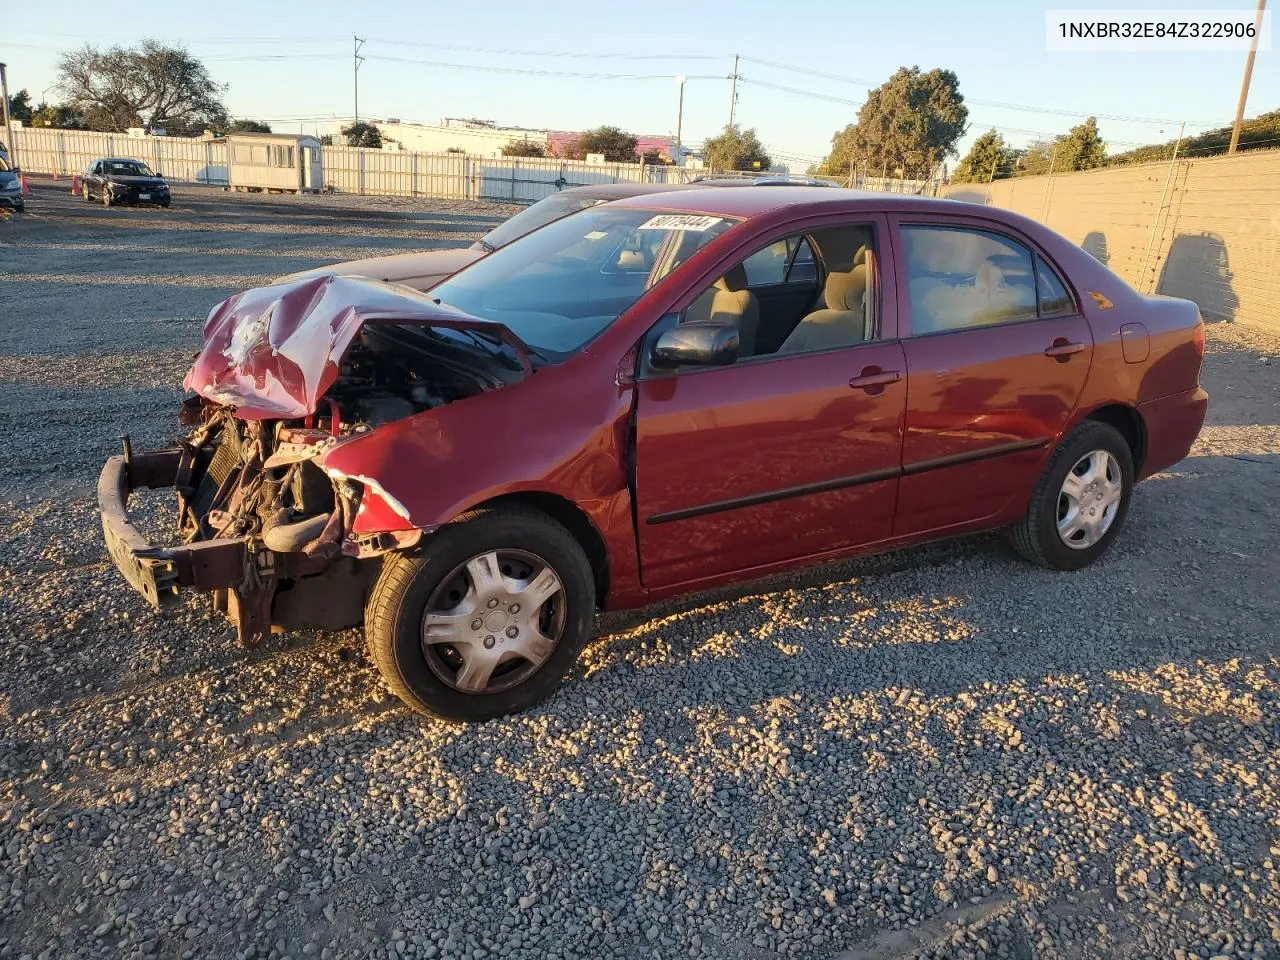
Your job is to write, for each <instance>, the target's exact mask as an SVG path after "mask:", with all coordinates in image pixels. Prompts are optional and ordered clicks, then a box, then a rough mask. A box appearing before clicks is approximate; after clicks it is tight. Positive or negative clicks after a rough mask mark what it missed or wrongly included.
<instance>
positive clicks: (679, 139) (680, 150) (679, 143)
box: [676, 75, 688, 167]
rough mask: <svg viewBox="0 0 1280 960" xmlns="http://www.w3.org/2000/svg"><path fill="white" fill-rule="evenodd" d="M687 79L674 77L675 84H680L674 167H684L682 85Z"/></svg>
mask: <svg viewBox="0 0 1280 960" xmlns="http://www.w3.org/2000/svg"><path fill="white" fill-rule="evenodd" d="M687 79H688V78H687V77H685V76H683V75H682V76H679V77H676V83H678V84H680V106H679V108H678V111H677V113H676V165H677V166H681V167H683V166H684V83H685V80H687Z"/></svg>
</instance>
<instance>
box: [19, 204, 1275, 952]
mask: <svg viewBox="0 0 1280 960" xmlns="http://www.w3.org/2000/svg"><path fill="white" fill-rule="evenodd" d="M28 209H29V210H30V211H31V213H30V214H29V215H27V216H26V217H22V218H18V219H17V220H15V221H14V222H13V223H10V224H8V225H4V224H0V317H3V322H2V323H0V502H2V504H3V506H2V507H0V546H2V547H3V550H0V667H2V668H3V669H0V957H3V958H10V957H12V958H18V957H31V958H35V957H41V958H53V957H57V958H64V957H121V956H127V957H152V956H154V957H251V956H253V957H274V958H284V957H292V958H295V960H296V958H302V957H319V958H335V957H353V958H354V957H401V956H409V957H438V958H450V960H452V958H467V960H472V958H475V960H479V958H484V957H513V958H514V957H528V958H554V957H560V958H577V957H584V958H588V957H589V958H597V957H628V958H629V957H660V958H666V957H733V958H739V957H741V958H755V957H759V958H764V957H773V956H777V955H778V954H779V953H783V954H785V955H786V956H788V957H795V958H800V960H808V958H827V957H833V956H837V955H842V954H843V955H845V956H847V957H851V958H852V957H859V958H872V957H874V958H877V960H879V958H885V957H896V956H916V955H920V956H928V957H936V958H944V957H945V958H960V957H982V956H989V957H1012V958H1028V957H1044V958H1057V957H1063V958H1066V957H1157V956H1160V957H1170V956H1172V957H1188V958H1189V957H1202V958H1209V957H1219V956H1222V957H1274V956H1278V955H1280V873H1278V872H1277V871H1278V868H1277V865H1278V864H1280V724H1278V722H1277V717H1278V716H1280V714H1278V712H1277V711H1278V710H1280V661H1277V644H1276V629H1275V624H1276V622H1277V620H1278V619H1280V587H1278V586H1277V584H1278V583H1280V576H1278V574H1280V527H1278V525H1277V523H1276V520H1275V516H1276V510H1277V506H1278V504H1277V500H1278V499H1280V494H1278V492H1277V491H1278V490H1280V484H1278V483H1277V480H1278V479H1280V381H1278V374H1280V359H1278V360H1277V361H1276V362H1274V363H1272V362H1264V360H1263V358H1267V359H1270V358H1280V339H1278V338H1276V337H1273V336H1267V335H1263V334H1260V333H1251V332H1247V331H1244V330H1240V329H1235V328H1226V327H1215V328H1213V329H1212V330H1211V331H1210V348H1211V351H1212V354H1211V356H1210V358H1209V360H1208V364H1207V369H1206V373H1205V380H1206V383H1207V385H1208V387H1209V389H1210V390H1211V391H1212V392H1213V394H1214V403H1213V407H1212V409H1211V413H1210V417H1211V424H1210V426H1209V427H1208V428H1207V429H1206V431H1205V434H1204V436H1203V438H1202V440H1201V442H1200V444H1199V445H1198V447H1197V449H1196V451H1195V452H1194V453H1193V456H1192V457H1191V458H1189V459H1188V460H1186V461H1185V462H1184V463H1182V464H1180V465H1178V466H1177V467H1175V468H1174V469H1172V470H1170V471H1168V472H1167V473H1165V474H1162V475H1161V476H1159V477H1157V478H1155V479H1153V480H1152V481H1150V482H1149V483H1147V484H1144V485H1143V486H1142V487H1141V488H1140V489H1139V491H1138V493H1137V495H1136V497H1135V500H1134V504H1133V509H1132V512H1131V514H1130V518H1129V524H1128V528H1127V529H1126V531H1125V533H1124V535H1123V537H1122V538H1121V539H1120V540H1119V542H1118V543H1117V544H1116V548H1115V549H1114V550H1113V551H1112V552H1111V553H1110V554H1109V555H1108V556H1107V557H1106V559H1105V560H1104V561H1102V562H1101V563H1100V564H1098V565H1097V566H1095V567H1093V568H1091V569H1090V570H1087V571H1084V572H1081V573H1079V574H1074V575H1063V574H1052V573H1048V572H1043V571H1039V570H1036V569H1033V568H1030V567H1028V566H1026V565H1024V564H1022V563H1020V562H1018V561H1016V560H1014V559H1013V558H1012V557H1011V556H1010V554H1009V553H1008V552H1007V551H1006V550H1005V549H1004V548H1003V546H1002V545H1001V544H1000V543H999V541H998V540H997V539H996V538H994V537H988V538H977V539H973V540H967V541H962V542H957V543H947V544H942V545H936V546H931V547H926V548H921V549H917V550H913V551H909V552H906V553H900V554H895V555H891V556H886V557H880V558H873V559H869V560H863V561H860V562H857V563H849V564H843V565H839V566H835V567H827V568H825V569H822V570H819V571H812V572H809V573H806V574H804V575H803V576H800V577H792V578H790V579H788V580H779V581H776V582H773V583H770V584H764V585H757V586H755V587H752V588H749V589H745V590H740V591H737V592H735V593H720V594H716V595H713V596H704V597H700V598H695V599H694V600H692V601H687V602H684V603H682V604H677V605H667V606H664V607H662V608H659V609H655V610H650V611H646V612H645V613H643V614H633V615H626V616H613V617H610V618H608V619H607V620H606V621H604V622H603V623H602V624H601V626H600V631H599V632H600V638H599V640H598V642H596V643H595V644H593V645H592V646H591V647H590V648H589V649H588V651H587V653H586V654H585V655H584V657H583V659H582V661H581V663H580V665H579V668H578V670H577V673H576V676H575V677H574V678H573V680H572V681H571V683H570V684H569V686H568V687H567V688H566V689H565V690H564V691H562V692H561V693H560V694H559V695H558V696H557V697H556V698H554V700H553V701H552V702H551V703H549V704H547V705H545V706H544V707H542V708H541V709H538V710H535V711H533V712H531V713H529V714H526V715H523V716H518V717H514V718H511V719H508V720H501V721H494V722H490V723H485V724H481V725H478V726H472V727H462V726H454V725H449V724H443V723H433V722H430V721H425V720H423V719H421V718H418V717H416V716H413V715H410V714H409V713H408V712H407V711H406V710H405V709H404V708H402V707H400V706H399V705H398V701H395V700H393V699H392V698H390V697H389V695H387V694H386V693H384V691H383V690H382V687H381V686H380V684H379V682H378V679H377V676H376V674H375V672H374V670H373V668H372V666H371V665H370V663H369V661H368V660H367V659H366V657H365V654H364V652H363V649H362V645H361V640H360V637H359V635H358V633H356V632H346V633H342V634H337V635H318V634H316V635H312V634H303V635H298V636H293V637H290V638H288V639H287V640H286V639H276V640H274V641H272V642H271V643H269V644H268V645H267V646H266V647H264V648H263V649H261V650H259V651H255V652H246V651H243V650H241V649H239V648H238V647H237V646H236V644H235V641H234V638H233V636H232V634H231V631H230V629H229V628H228V627H227V625H226V624H225V623H224V622H222V621H221V620H220V619H218V618H217V617H215V616H213V615H212V614H211V613H210V612H208V611H207V610H206V609H205V607H204V606H203V604H201V603H199V602H198V601H195V600H192V601H191V602H189V603H188V604H187V606H185V607H183V608H182V609H181V610H180V611H179V612H178V613H177V614H176V615H175V616H173V617H169V618H166V619H160V618H157V617H155V616H153V615H152V614H151V613H150V612H149V610H148V608H147V607H146V606H145V605H144V604H143V603H142V602H141V601H140V600H139V599H138V598H137V597H135V596H134V595H133V594H132V593H131V592H130V591H129V590H128V589H127V588H126V587H125V585H124V583H123V582H122V580H121V579H120V577H119V576H118V575H117V574H116V573H115V571H114V570H113V569H112V568H111V567H110V565H109V564H108V563H107V562H106V560H105V558H104V554H103V550H102V547H101V544H100V539H99V530H98V527H97V518H96V516H95V510H94V507H93V503H92V491H93V482H94V479H95V475H96V471H97V468H98V466H99V465H100V463H101V461H102V459H103V458H104V457H105V456H107V455H108V454H109V453H111V452H113V451H114V448H115V444H116V441H115V438H116V436H117V435H118V434H119V433H121V432H124V431H126V430H127V431H129V432H130V433H132V434H133V436H134V438H135V444H136V445H138V446H143V445H148V444H157V443H162V442H164V441H165V440H166V439H167V438H168V437H170V436H172V435H173V434H174V433H175V432H176V429H177V428H176V426H175V425H174V423H173V419H172V416H173V412H174V408H175V405H176V401H177V400H178V398H179V395H180V394H179V390H178V384H179V382H180V380H181V378H182V375H183V373H184V371H185V367H186V364H187V362H188V361H189V358H190V355H191V354H192V352H193V351H194V350H195V348H196V346H197V344H198V340H199V331H200V326H201V323H202V320H203V317H204V315H205V313H206V312H207V310H208V308H209V307H210V306H211V305H212V304H213V303H214V302H215V301H216V300H217V299H219V298H220V297H223V296H226V295H228V294H230V293H232V292H234V289H235V284H238V283H240V282H242V281H243V280H244V278H254V277H266V276H271V275H275V274H279V273H284V272H288V271H292V270H298V269H303V268H305V267H307V266H311V265H315V264H319V263H323V262H326V261H328V260H331V259H333V257H334V256H335V254H338V255H345V254H347V253H349V254H350V255H352V256H354V255H358V254H361V253H364V254H372V253H378V252H385V251H388V250H402V249H405V248H409V247H413V246H416V245H419V244H420V245H422V246H429V245H432V244H449V243H465V242H469V240H470V239H471V238H473V237H474V236H476V235H477V234H478V233H480V232H483V231H484V230H485V229H487V228H488V227H489V226H490V225H491V224H492V223H494V222H495V221H496V219H497V218H498V217H500V216H501V215H502V214H503V213H504V212H505V211H503V210H501V209H498V208H488V209H485V208H479V207H477V206H475V205H463V204H446V203H443V202H437V201H396V202H389V201H386V200H380V201H373V200H370V199H360V198H335V197H319V198H308V199H307V200H305V201H302V202H299V201H296V200H294V199H292V198H286V199H281V198H258V197H240V196H236V195H223V194H213V193H210V192H207V191H205V192H199V191H181V190H180V191H179V193H178V195H177V198H176V199H175V203H174V207H173V208H172V209H171V210H168V211H147V210H128V209H125V210H118V209H112V210H110V211H103V210H101V209H99V208H96V207H87V206H85V205H82V204H79V203H76V202H73V201H71V200H70V199H68V198H66V197H65V195H63V194H55V193H54V192H53V191H51V190H50V189H48V188H45V187H43V186H37V187H36V188H35V192H34V196H33V198H32V200H31V202H30V204H29V207H28ZM6 275H7V276H6ZM15 276H16V277H17V279H14V277H15ZM108 278H110V279H109V280H108ZM233 280H234V283H233V282H232V281H233ZM224 281H225V284H224ZM149 504H150V505H151V506H153V507H154V516H152V517H151V519H150V520H149V525H150V530H151V531H152V532H154V533H155V534H156V535H159V534H160V533H161V532H162V531H163V529H164V525H165V523H166V521H167V514H166V513H165V511H167V510H169V509H170V506H169V504H168V501H167V499H166V498H164V497H161V496H158V495H156V496H152V497H150V498H149ZM846 951H847V953H845V952H846Z"/></svg>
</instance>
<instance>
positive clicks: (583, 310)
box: [98, 187, 1208, 719]
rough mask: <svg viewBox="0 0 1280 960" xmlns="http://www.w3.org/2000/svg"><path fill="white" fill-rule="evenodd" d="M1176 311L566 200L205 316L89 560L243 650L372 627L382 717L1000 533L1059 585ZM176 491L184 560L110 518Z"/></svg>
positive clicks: (850, 238) (1193, 315)
mask: <svg viewBox="0 0 1280 960" xmlns="http://www.w3.org/2000/svg"><path fill="white" fill-rule="evenodd" d="M1203 353H1204V326H1203V324H1202V322H1201V319H1200V315H1199V311H1198V310H1197V308H1196V306H1195V305H1194V304H1193V303H1190V302H1188V301H1184V300H1175V299H1170V298H1164V297H1146V296H1143V295H1141V294H1138V293H1136V292H1135V291H1134V290H1132V289H1131V288H1130V287H1128V286H1127V285H1126V284H1125V283H1124V282H1123V281H1122V280H1120V279H1119V278H1118V277H1116V276H1115V275H1114V274H1113V273H1111V272H1110V271H1108V270H1107V269H1106V268H1105V267H1104V266H1102V265H1101V264H1100V263H1098V262H1097V261H1096V260H1094V259H1093V258H1092V257H1090V256H1089V255H1088V254H1086V253H1085V252H1083V251H1082V250H1080V249H1079V248H1078V247H1075V246H1073V245H1072V244H1071V243H1069V242H1067V241H1066V240H1064V239H1063V238H1062V237H1060V236H1058V235H1056V234H1054V233H1052V232H1050V231H1048V230H1046V229H1045V228H1044V227H1041V226H1039V225H1037V224H1035V223H1033V222H1032V221H1030V220H1027V219H1025V218H1022V217H1019V216H1016V215H1014V214H1011V213H1007V212H1004V211H1000V210H994V209H989V208H985V207H978V206H971V205H968V204H963V203H956V202H953V201H940V200H931V199H924V198H916V197H901V196H889V195H867V194H858V193H853V192H848V191H842V190H818V189H812V188H808V189H806V188H790V187H778V188H774V189H769V190H689V191H684V192H680V193H670V194H655V195H648V196H642V197H635V198H632V199H628V200H622V201H618V202H615V203H611V204H607V205H600V206H596V207H592V208H589V209H587V210H585V211H583V212H581V213H577V214H574V215H572V216H570V217H567V218H565V219H563V220H559V221H556V222H554V223H551V224H548V225H547V226H545V227H543V228H541V229H539V230H536V231H534V232H533V233H531V234H529V235H528V236H525V237H523V238H521V239H519V240H517V241H515V242H514V243H512V244H510V245H509V246H506V247H503V248H502V249H500V250H498V251H496V252H494V253H492V254H491V255H489V256H488V257H486V258H484V259H483V260H480V261H479V262H477V263H475V264H473V265H472V266H470V267H468V268H466V269H464V270H462V271H461V272H460V273H458V274H455V275H454V276H452V277H450V278H448V279H447V280H445V281H444V282H442V283H440V284H438V285H437V286H435V287H433V288H432V289H431V290H429V291H428V292H427V293H420V292H418V291H415V290H411V289H408V288H405V287H400V286H397V285H394V284H385V283H380V282H377V281H371V280H364V279H357V278H344V277H320V278H313V279H307V280H300V281H294V282H290V283H282V284H278V285H274V286H270V287H265V288H261V289H257V290H250V291H248V292H246V293H242V294H239V295H238V296H235V297H232V298H231V299H230V300H227V301H226V302H224V303H222V304H220V305H219V306H218V307H216V308H215V309H214V311H213V312H212V314H211V315H210V317H209V320H208V323H207V325H206V328H205V344H204V349H203V351H202V353H201V354H200V356H199V358H198V359H197V361H196V363H195V366H194V367H193V368H192V370H191V372H190V373H189V374H188V376H187V380H186V386H187V387H188V388H189V389H190V390H191V391H192V392H193V396H192V397H191V398H190V399H189V400H188V401H187V402H186V404H185V406H184V408H183V419H184V422H186V423H188V424H189V425H191V426H192V427H193V428H194V429H193V431H192V432H191V434H190V436H189V437H188V438H187V439H186V440H185V441H184V442H183V443H182V444H181V446H180V447H178V448H176V449H173V450H167V451H157V452H153V453H145V454H134V453H132V452H131V451H129V450H127V449H126V452H125V454H124V456H121V457H114V458H112V459H111V460H110V461H109V462H108V463H107V465H106V467H105V469H104V471H103V474H102V478H101V481H100V484H99V489H98V497H99V503H100V506H101V510H102V518H103V528H104V531H105V534H106V541H107V544H108V546H109V548H110V551H111V554H112V556H113V558H114V559H115V561H116V563H117V565H118V566H119V567H120V568H121V570H122V571H123V572H124V573H125V575H126V576H127V578H128V579H129V580H130V582H131V583H133V585H134V586H135V587H137V588H138V589H139V590H141V591H142V592H143V593H144V594H145V595H146V596H147V597H148V598H150V599H151V600H152V602H153V603H154V604H156V605H157V606H159V605H161V604H162V603H164V602H166V601H168V600H170V599H171V598H172V597H174V596H175V595H176V594H177V593H178V591H179V590H180V589H183V588H194V589H197V590H207V591H212V592H213V594H214V599H215V604H216V605H217V606H218V607H219V609H221V610H223V611H225V612H226V613H227V614H228V615H229V616H230V617H231V618H232V619H233V620H234V621H235V622H236V623H237V625H238V627H239V631H240V635H241V637H242V639H243V640H245V641H246V642H249V643H253V642H258V641H260V640H261V639H263V638H264V637H265V636H266V635H267V634H268V633H269V632H270V631H271V630H272V629H294V628H300V627H318V628H328V629H336V628H342V627H348V626H352V625H355V624H358V623H360V622H363V623H364V624H365V630H366V633H367V636H368V642H369V647H370V650H371V653H372V656H373V659H374V660H375V661H376V663H377V664H378V666H379V668H380V669H381V670H382V672H383V674H384V676H385V678H386V681H387V683H388V684H389V685H390V686H391V688H392V689H393V690H394V691H395V692H396V693H397V694H398V695H399V696H400V697H402V698H403V699H404V700H405V702H406V703H408V704H409V705H410V706H412V707H415V708H417V709H419V710H423V711H426V712H428V713H432V714H435V715H438V716H442V717H447V718H453V719H481V718H486V717H493V716H498V715H501V714H505V713H509V712H512V711H516V710H520V709H523V708H525V707H528V706H530V705H532V704H534V703H537V702H538V701H540V700H542V699H544V698H545V697H547V696H548V695H549V694H550V693H551V692H552V691H553V690H554V689H555V688H556V686H557V685H558V684H559V683H560V681H561V680H562V678H563V677H564V676H565V674H566V673H567V671H568V670H569V669H570V667H571V666H572V665H573V663H574V661H575V659H576V658H577V656H578V653H579V651H580V650H581V649H582V646H583V644H584V643H585V642H586V640H587V637H588V632H589V630H590V627H591V623H592V618H593V615H594V614H595V612H596V611H597V610H598V609H616V608H625V607H636V606H641V605H643V604H646V603H648V602H650V601H653V600H656V599H659V598H663V597H669V596H672V595H674V594H680V593H685V592H689V591H693V590H701V589H704V588H707V587H712V586H716V585H719V584H725V583H729V582H733V581H738V580H744V579H750V578H756V577H760V576H762V575H765V574H771V573H776V572H778V571H782V570H787V569H792V568H796V567H800V566H803V565H807V564H813V563H818V562H822V561H827V560H832V559H836V558H840V557H846V556H849V555H851V554H855V553H859V552H863V551H872V550H887V549H891V548H894V547H898V546H902V545H904V544H908V543H914V542H917V541H921V540H927V539H933V538H938V537H948V536H953V535H956V534H962V533H968V532H972V531H978V530H988V529H993V528H1007V529H1008V530H1009V531H1010V534H1011V541H1012V544H1013V546H1014V548H1015V549H1016V550H1017V551H1018V552H1019V553H1020V554H1022V555H1023V556H1024V557H1026V558H1027V559H1029V560H1031V561H1033V562H1036V563H1039V564H1042V565H1045V566H1048V567H1053V568H1056V569H1061V570H1071V569H1075V568H1078V567H1082V566H1084V565H1085V564H1088V563H1090V562H1092V561H1093V560H1095V559H1096V558H1097V557H1098V556H1099V555H1100V554H1101V553H1102V552H1103V551H1104V550H1106V548H1107V546H1108V545H1109V544H1110V542H1111V541H1112V540H1113V539H1114V538H1115V537H1116V536H1117V535H1118V533H1119V531H1120V528H1121V526H1122V525H1123V522H1124V518H1125V513H1126V511H1127V509H1128V506H1129V500H1130V496H1131V494H1132V491H1133V486H1134V484H1135V483H1136V482H1138V481H1139V480H1142V479H1143V478H1145V477H1148V476H1150V475H1151V474H1153V473H1155V472H1156V471H1159V470H1163V469H1165V468H1167V467H1169V466H1170V465H1172V464H1173V463H1176V462H1177V461H1178V460H1180V459H1181V458H1182V457H1184V456H1185V455H1186V454H1187V452H1188V450H1189V449H1190V447H1191V444H1192V442H1193V441H1194V439H1195V437H1196V435H1197V433H1198V432H1199V430H1200V427H1201V424H1202V422H1203V420H1204V415H1205V408H1206V404H1207V401H1208V396H1207V394H1206V393H1205V391H1204V390H1203V389H1201V387H1200V385H1199V374H1200V365H1201V360H1202V357H1203ZM143 486H150V487H156V486H174V487H176V488H177V491H178V497H179V507H180V511H179V535H180V537H181V539H182V541H183V543H182V544H181V545H178V546H171V547H165V548H162V547H155V546H152V545H150V544H148V543H146V542H145V541H144V540H143V539H142V538H141V536H140V535H139V534H138V533H137V531H136V530H135V529H134V528H133V527H132V526H131V525H130V523H129V518H128V514H127V510H126V504H127V500H128V496H129V493H130V491H131V490H133V489H135V488H138V487H143Z"/></svg>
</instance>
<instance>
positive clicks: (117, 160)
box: [93, 157, 147, 163]
mask: <svg viewBox="0 0 1280 960" xmlns="http://www.w3.org/2000/svg"><path fill="white" fill-rule="evenodd" d="M93 162H94V163H146V162H147V161H145V160H139V159H138V158H137V157H99V158H98V159H97V160H95V161H93Z"/></svg>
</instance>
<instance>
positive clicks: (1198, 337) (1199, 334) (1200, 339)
mask: <svg viewBox="0 0 1280 960" xmlns="http://www.w3.org/2000/svg"><path fill="white" fill-rule="evenodd" d="M1192 342H1193V343H1195V345H1196V352H1197V353H1199V354H1200V359H1201V360H1203V359H1204V321H1203V320H1201V321H1200V322H1199V323H1197V324H1196V332H1195V333H1194V334H1192Z"/></svg>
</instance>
